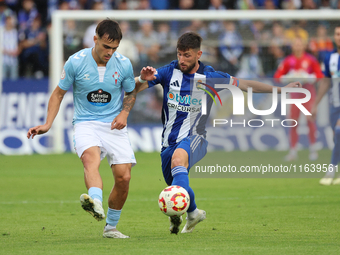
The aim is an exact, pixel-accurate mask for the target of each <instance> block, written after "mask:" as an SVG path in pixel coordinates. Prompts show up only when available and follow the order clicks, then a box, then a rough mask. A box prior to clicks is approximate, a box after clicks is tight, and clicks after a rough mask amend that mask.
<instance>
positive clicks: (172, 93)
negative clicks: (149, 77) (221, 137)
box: [148, 60, 232, 147]
mask: <svg viewBox="0 0 340 255" xmlns="http://www.w3.org/2000/svg"><path fill="white" fill-rule="evenodd" d="M199 64H200V66H199V69H198V70H197V72H196V73H194V74H187V73H182V71H181V70H180V69H179V67H178V61H177V60H176V61H172V62H171V63H170V64H169V65H166V66H163V67H161V68H158V69H157V74H156V79H155V80H153V81H149V82H148V84H149V87H152V86H154V85H157V84H161V85H162V87H163V109H162V122H163V133H162V145H163V147H168V146H169V145H173V144H176V143H178V142H180V141H181V140H182V139H184V138H185V137H187V136H190V135H201V136H203V137H205V134H206V130H205V124H206V121H207V118H208V116H209V112H210V109H211V107H212V104H213V101H214V99H213V98H212V97H210V96H207V97H206V98H207V103H206V107H207V115H202V112H201V109H202V98H203V95H204V94H206V93H207V92H206V91H208V92H209V94H211V95H213V96H215V94H216V93H215V92H216V91H219V90H220V89H219V90H218V89H216V90H215V89H214V87H215V83H216V82H217V83H218V84H231V83H232V79H231V76H230V75H229V74H227V73H223V72H218V71H215V70H214V69H213V68H212V67H211V66H206V65H204V64H203V63H202V62H199ZM197 84H208V86H204V85H201V86H203V87H205V90H204V91H203V90H199V89H197ZM209 87H211V88H213V90H211V89H209ZM203 102H204V101H203Z"/></svg>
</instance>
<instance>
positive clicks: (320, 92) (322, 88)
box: [311, 78, 331, 119]
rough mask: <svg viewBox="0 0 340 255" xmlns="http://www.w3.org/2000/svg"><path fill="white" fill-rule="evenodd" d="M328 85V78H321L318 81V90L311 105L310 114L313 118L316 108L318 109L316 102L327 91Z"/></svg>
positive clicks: (318, 101)
mask: <svg viewBox="0 0 340 255" xmlns="http://www.w3.org/2000/svg"><path fill="white" fill-rule="evenodd" d="M330 85H331V83H330V78H323V79H322V80H321V81H320V84H319V88H318V92H317V94H316V98H315V102H314V105H313V106H312V110H311V114H312V116H313V118H314V119H315V118H316V113H317V110H318V104H319V103H320V101H321V99H322V98H323V96H324V95H325V94H326V93H327V91H328V89H329V87H330Z"/></svg>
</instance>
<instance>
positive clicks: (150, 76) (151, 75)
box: [140, 66, 157, 81]
mask: <svg viewBox="0 0 340 255" xmlns="http://www.w3.org/2000/svg"><path fill="white" fill-rule="evenodd" d="M155 74H157V71H156V68H153V67H152V66H147V67H143V68H142V70H141V71H140V77H141V79H142V80H146V81H153V80H155V79H156V76H155Z"/></svg>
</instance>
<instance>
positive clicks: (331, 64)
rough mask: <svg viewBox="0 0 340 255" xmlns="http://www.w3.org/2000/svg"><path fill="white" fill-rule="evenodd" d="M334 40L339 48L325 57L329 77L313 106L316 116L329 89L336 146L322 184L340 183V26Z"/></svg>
mask: <svg viewBox="0 0 340 255" xmlns="http://www.w3.org/2000/svg"><path fill="white" fill-rule="evenodd" d="M334 42H335V45H336V48H337V49H336V50H335V51H334V52H332V53H331V54H329V55H327V56H326V57H325V59H324V67H325V70H324V75H325V77H327V78H325V79H323V80H322V82H321V84H320V86H319V89H318V92H317V95H316V99H315V103H314V106H313V108H312V116H313V117H314V118H315V117H316V113H317V106H318V104H319V103H320V101H321V99H322V98H323V96H324V95H325V94H326V92H327V91H329V103H330V104H329V106H330V108H329V109H330V122H331V126H332V129H333V132H334V148H333V151H332V157H331V163H330V165H329V167H328V171H327V173H326V175H325V176H324V178H322V179H321V180H320V181H319V183H320V184H321V185H331V184H335V185H339V184H340V177H338V178H336V179H334V177H335V172H336V170H337V169H338V168H337V165H338V163H339V161H340V26H337V27H335V29H334ZM333 179H334V180H333Z"/></svg>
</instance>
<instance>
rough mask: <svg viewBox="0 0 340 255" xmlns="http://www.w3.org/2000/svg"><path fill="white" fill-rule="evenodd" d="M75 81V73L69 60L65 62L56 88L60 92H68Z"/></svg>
mask: <svg viewBox="0 0 340 255" xmlns="http://www.w3.org/2000/svg"><path fill="white" fill-rule="evenodd" d="M74 80H75V72H74V68H73V65H72V62H71V60H70V59H69V60H67V61H66V63H65V65H64V68H63V71H62V73H61V77H60V81H59V84H58V86H59V87H60V88H61V89H62V90H69V89H70V87H71V86H72V85H73V83H74Z"/></svg>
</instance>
